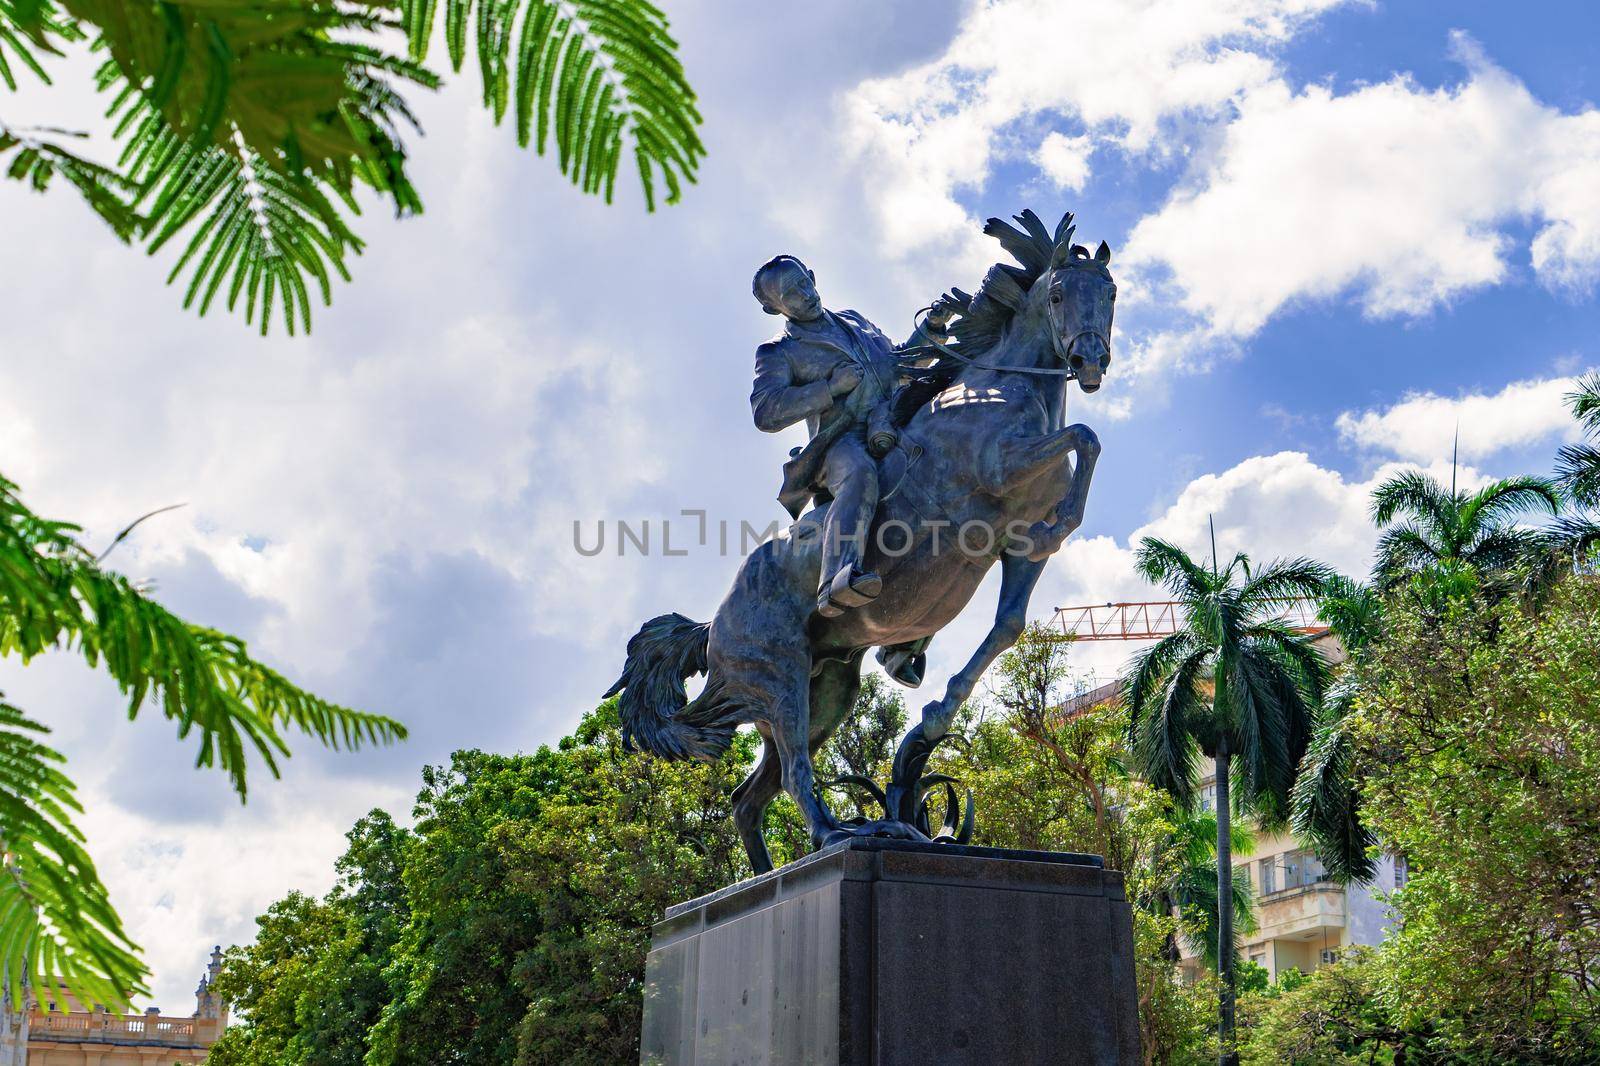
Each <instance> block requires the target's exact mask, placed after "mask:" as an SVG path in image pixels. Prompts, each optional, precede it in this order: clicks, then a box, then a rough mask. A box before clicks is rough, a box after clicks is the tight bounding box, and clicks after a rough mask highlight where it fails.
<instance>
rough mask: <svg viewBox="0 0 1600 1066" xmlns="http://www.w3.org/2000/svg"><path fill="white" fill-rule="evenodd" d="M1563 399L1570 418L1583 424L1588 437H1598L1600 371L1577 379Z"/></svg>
mask: <svg viewBox="0 0 1600 1066" xmlns="http://www.w3.org/2000/svg"><path fill="white" fill-rule="evenodd" d="M1564 399H1565V400H1566V401H1567V407H1568V408H1569V409H1570V410H1571V411H1572V417H1573V418H1576V419H1577V420H1578V421H1579V422H1580V423H1582V424H1583V431H1584V433H1585V434H1587V435H1589V436H1595V435H1600V371H1594V370H1591V371H1590V372H1589V373H1587V374H1585V375H1584V376H1583V377H1582V378H1580V379H1578V383H1577V385H1576V386H1575V387H1574V388H1573V390H1572V391H1571V392H1569V393H1567V394H1566V396H1565V397H1564Z"/></svg>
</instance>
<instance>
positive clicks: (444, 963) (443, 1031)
mask: <svg viewBox="0 0 1600 1066" xmlns="http://www.w3.org/2000/svg"><path fill="white" fill-rule="evenodd" d="M570 776H571V767H570V763H569V760H568V759H566V758H565V757H564V756H563V754H562V753H561V752H558V751H555V750H552V749H550V748H540V749H539V750H538V751H537V752H535V753H534V754H532V755H512V756H503V755H488V754H485V753H483V752H477V751H460V752H456V753H455V754H453V755H452V756H451V757H450V764H449V765H448V766H429V767H425V768H424V769H423V771H422V781H423V787H422V791H421V792H420V793H419V794H418V796H417V801H416V805H415V806H414V807H413V815H414V816H415V818H416V827H415V830H414V833H415V840H414V841H413V843H412V845H411V847H410V848H409V849H408V854H407V860H406V868H405V873H404V882H405V887H406V899H407V903H408V905H409V909H410V913H409V917H408V920H407V923H406V927H405V929H404V931H403V932H402V933H401V936H400V940H399V942H398V944H397V945H396V946H395V949H394V951H393V953H392V956H391V959H390V961H389V964H388V966H387V967H386V970H385V972H386V975H387V977H388V981H389V985H390V988H389V998H388V1002H387V1003H386V1004H385V1006H384V1008H383V1011H382V1013H381V1015H380V1017H379V1019H378V1022H377V1023H376V1024H375V1025H374V1026H373V1027H372V1029H371V1031H370V1034H369V1035H368V1037H367V1039H368V1041H369V1045H370V1050H369V1052H368V1057H367V1061H368V1062H369V1063H371V1064H373V1066H388V1064H397V1066H399V1064H405V1066H410V1064H415V1066H434V1064H446V1063H510V1062H512V1061H513V1059H514V1058H515V1056H516V1040H517V1037H516V1025H517V1022H518V1020H519V1019H521V1018H522V1016H523V1015H524V1014H525V1013H527V1010H528V1005H529V997H528V994H527V991H526V989H525V987H524V986H523V985H522V984H521V983H519V982H517V981H515V980H513V978H512V975H513V973H514V969H515V967H516V965H517V962H518V960H519V959H520V958H521V957H522V956H523V955H524V954H525V953H526V952H528V951H530V950H532V948H533V946H534V944H535V942H536V940H537V938H538V936H539V935H540V932H541V930H542V928H543V923H542V921H541V916H540V913H539V904H538V900H537V898H536V895H535V893H534V892H532V891H530V890H529V888H528V886H527V885H526V884H525V882H524V881H522V880H521V879H519V878H517V877H516V876H515V875H516V873H517V870H516V869H515V867H514V866H513V865H512V864H511V863H510V862H508V860H507V855H506V852H505V849H504V846H503V842H502V840H501V838H500V835H499V832H498V831H499V829H500V827H502V826H504V825H507V824H516V825H529V824H533V823H536V822H537V821H538V820H539V818H540V816H541V814H542V812H543V810H544V807H545V805H546V804H547V803H548V802H550V801H552V800H553V799H555V798H557V797H559V796H560V795H561V793H562V791H563V790H564V789H565V788H567V787H568V786H569V783H570Z"/></svg>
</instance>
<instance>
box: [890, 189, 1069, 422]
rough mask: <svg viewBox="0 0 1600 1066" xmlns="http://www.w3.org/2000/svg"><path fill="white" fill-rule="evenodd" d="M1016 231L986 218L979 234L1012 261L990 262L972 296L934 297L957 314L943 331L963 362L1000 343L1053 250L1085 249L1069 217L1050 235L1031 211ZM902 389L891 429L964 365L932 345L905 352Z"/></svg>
mask: <svg viewBox="0 0 1600 1066" xmlns="http://www.w3.org/2000/svg"><path fill="white" fill-rule="evenodd" d="M1012 217H1013V218H1015V219H1016V220H1017V222H1018V223H1019V224H1020V225H1021V226H1022V228H1021V229H1018V228H1017V227H1016V226H1013V225H1011V223H1009V222H1006V221H1004V220H1003V219H998V218H991V219H989V221H987V222H985V223H984V224H983V232H984V233H986V234H988V235H989V236H991V237H993V238H994V239H995V240H997V241H999V242H1000V247H1002V248H1004V249H1005V250H1006V251H1007V252H1009V253H1011V257H1012V258H1013V259H1015V260H1016V261H1017V264H1018V265H1016V266H1013V265H1012V264H1010V263H996V264H995V265H994V266H992V267H990V268H989V271H988V273H986V274H985V275H984V276H983V282H982V284H980V285H979V286H978V292H977V294H976V295H972V294H970V293H966V292H963V291H962V290H960V289H956V288H952V289H951V290H950V291H949V292H947V293H945V294H944V295H943V296H941V297H940V298H939V303H940V304H941V305H943V306H944V307H946V308H949V309H951V310H953V311H955V312H956V313H957V316H958V317H956V318H955V319H954V320H953V321H952V322H951V323H950V325H949V327H948V330H947V332H948V334H949V340H948V341H947V342H946V343H947V344H948V346H949V348H950V349H951V350H952V351H955V352H957V353H958V354H960V355H961V356H963V357H964V358H966V359H981V358H982V357H983V356H984V355H985V354H987V353H988V352H989V351H991V350H992V349H993V348H994V347H995V345H997V344H999V343H1000V338H1001V337H1003V336H1005V331H1006V327H1007V326H1008V325H1010V323H1011V320H1012V319H1013V318H1015V317H1016V315H1017V312H1018V311H1021V310H1022V306H1023V303H1024V301H1026V300H1027V298H1028V289H1029V288H1030V287H1032V285H1033V283H1034V282H1035V281H1038V280H1039V278H1040V277H1041V276H1042V275H1043V274H1045V273H1047V272H1048V271H1049V270H1050V264H1051V262H1052V260H1054V258H1055V257H1056V250H1057V249H1058V248H1060V247H1061V246H1062V245H1063V244H1066V245H1067V246H1068V247H1069V248H1070V249H1071V253H1072V254H1073V255H1074V256H1076V255H1077V253H1079V252H1082V255H1083V257H1085V258H1087V257H1088V254H1089V253H1088V250H1087V249H1082V248H1079V247H1078V246H1076V245H1073V244H1072V243H1071V242H1072V234H1073V230H1074V229H1075V228H1076V227H1075V226H1073V224H1072V212H1071V211H1068V212H1067V213H1066V214H1064V215H1062V216H1061V221H1060V222H1058V223H1057V224H1056V229H1055V232H1054V233H1053V234H1052V233H1051V232H1050V231H1049V230H1047V229H1046V228H1045V225H1044V223H1043V222H1042V221H1040V219H1039V216H1038V215H1036V214H1034V213H1033V212H1032V211H1031V210H1024V211H1023V212H1022V214H1020V215H1014V216H1012ZM901 366H902V369H903V370H904V372H905V373H906V377H907V384H906V385H905V386H904V387H903V388H901V389H900V390H899V392H897V393H896V395H895V398H894V407H893V418H894V421H895V424H897V425H905V424H906V423H907V422H909V421H910V419H911V415H912V414H913V413H914V412H915V411H916V409H917V408H918V407H920V406H921V405H922V404H923V403H925V402H927V400H929V399H931V398H932V397H933V396H934V395H935V394H936V393H938V392H939V391H940V390H942V389H944V388H945V387H946V386H947V385H949V384H950V383H951V382H952V381H954V380H955V379H956V378H957V377H958V376H959V375H960V373H961V371H962V370H963V369H964V368H965V364H964V363H961V362H958V361H956V360H954V359H950V358H949V357H947V356H946V355H945V354H944V353H942V352H940V351H939V350H938V349H937V348H935V347H933V346H932V345H926V344H925V345H922V346H920V347H917V348H913V349H911V350H910V351H908V352H907V353H906V356H905V357H903V359H902V363H901Z"/></svg>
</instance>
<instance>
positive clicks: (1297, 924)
mask: <svg viewBox="0 0 1600 1066" xmlns="http://www.w3.org/2000/svg"><path fill="white" fill-rule="evenodd" d="M1216 794H1217V789H1216V782H1215V780H1214V779H1207V780H1206V782H1205V783H1204V784H1203V785H1202V787H1201V792H1200V807H1201V809H1202V810H1206V811H1211V810H1215V808H1216ZM1254 836H1255V847H1254V848H1253V849H1251V850H1250V851H1248V852H1240V851H1237V850H1236V851H1235V852H1234V855H1233V866H1234V869H1235V870H1244V871H1246V872H1247V873H1248V874H1249V877H1250V887H1251V889H1252V891H1253V893H1254V895H1255V917H1256V930H1255V932H1253V933H1247V934H1244V935H1242V936H1241V938H1240V940H1241V943H1242V949H1241V951H1240V953H1239V954H1240V957H1241V958H1245V959H1249V960H1250V961H1251V962H1254V963H1257V964H1259V965H1261V966H1263V967H1265V968H1266V970H1267V973H1268V974H1270V975H1271V976H1272V978H1273V979H1274V980H1276V979H1277V977H1278V975H1279V974H1280V973H1282V972H1283V971H1285V970H1289V969H1295V970H1299V971H1301V972H1302V973H1310V972H1311V971H1312V970H1315V969H1317V968H1318V967H1321V966H1326V965H1327V964H1328V963H1330V962H1332V961H1333V960H1334V959H1336V958H1338V956H1339V952H1340V951H1342V950H1343V949H1344V948H1347V947H1350V946H1351V945H1353V944H1376V943H1378V942H1379V941H1381V940H1382V939H1383V936H1384V931H1385V929H1386V928H1387V926H1388V925H1389V923H1390V922H1391V921H1392V917H1391V915H1390V912H1389V909H1388V907H1387V906H1385V904H1384V902H1383V899H1382V896H1383V895H1384V894H1385V893H1387V892H1392V891H1394V890H1395V889H1396V888H1399V887H1400V886H1401V885H1403V884H1405V879H1406V867H1405V861H1404V860H1403V859H1396V858H1395V857H1393V856H1390V855H1384V856H1383V857H1382V858H1381V859H1380V860H1379V862H1378V872H1377V876H1376V877H1375V878H1374V879H1373V881H1372V883H1371V884H1367V885H1358V884H1352V885H1350V886H1348V887H1346V886H1344V885H1340V884H1338V883H1337V882H1335V881H1332V880H1329V878H1328V874H1327V871H1325V870H1324V869H1323V868H1322V864H1321V863H1320V862H1318V861H1317V857H1316V856H1315V855H1314V854H1312V853H1311V851H1310V850H1309V849H1307V848H1305V847H1303V846H1302V845H1301V844H1300V843H1299V842H1298V841H1296V840H1295V838H1294V837H1293V836H1290V835H1288V834H1281V833H1262V832H1256V833H1254ZM1201 965H1202V963H1201V961H1200V960H1199V958H1198V957H1196V955H1195V953H1193V952H1192V951H1191V950H1190V949H1189V948H1188V946H1187V945H1185V947H1184V960H1183V966H1184V968H1185V969H1186V970H1188V971H1190V972H1198V970H1199V968H1200V967H1201Z"/></svg>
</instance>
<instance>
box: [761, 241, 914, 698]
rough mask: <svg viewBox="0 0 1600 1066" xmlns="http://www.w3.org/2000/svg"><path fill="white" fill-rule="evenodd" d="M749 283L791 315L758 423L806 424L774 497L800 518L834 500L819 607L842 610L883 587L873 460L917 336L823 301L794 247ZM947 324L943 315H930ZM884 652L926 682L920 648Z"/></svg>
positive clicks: (768, 370)
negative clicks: (875, 557) (876, 561)
mask: <svg viewBox="0 0 1600 1066" xmlns="http://www.w3.org/2000/svg"><path fill="white" fill-rule="evenodd" d="M751 288H752V289H753V291H754V293H755V297H756V300H757V301H758V302H759V303H760V304H761V308H762V310H764V311H766V312H767V313H768V314H769V315H782V316H783V318H784V319H785V322H784V329H783V332H782V333H781V334H779V335H778V336H777V337H775V338H774V339H772V340H770V341H768V342H766V343H765V344H763V345H761V346H760V347H759V348H757V349H756V371H755V384H754V386H753V387H752V389H751V392H750V410H751V413H752V415H754V417H755V423H756V428H758V429H761V430H763V431H765V432H767V433H776V432H779V431H780V430H784V429H787V428H788V427H790V426H792V425H795V424H797V423H799V422H801V421H804V422H805V423H806V428H807V429H808V430H809V432H810V440H809V441H808V442H807V444H806V445H805V446H804V447H803V448H797V449H795V450H794V452H792V453H791V455H792V457H791V458H790V460H789V462H787V463H785V464H784V468H783V486H782V488H781V489H780V490H779V492H778V501H779V502H780V503H782V504H783V505H784V507H785V508H786V509H787V510H788V511H789V514H790V515H791V516H792V517H794V518H799V517H800V514H801V512H803V511H804V510H805V507H806V504H807V502H808V501H809V500H811V499H812V498H813V497H815V498H816V500H817V502H818V503H819V504H824V503H826V504H829V506H828V510H827V514H826V517H825V518H824V520H823V528H822V533H823V544H822V573H821V583H820V586H819V588H818V590H817V613H818V614H820V615H822V616H823V617H824V618H836V617H838V616H839V615H841V614H843V613H844V612H845V611H846V610H848V609H850V608H855V607H861V606H864V605H866V604H867V603H870V602H871V601H872V600H873V599H875V598H876V597H877V595H878V593H879V592H880V591H881V590H882V588H883V581H882V580H881V578H880V577H879V576H878V575H877V574H876V573H873V572H872V571H869V570H866V569H864V567H863V565H862V559H863V554H864V548H865V547H866V543H867V536H868V533H869V531H870V530H871V528H872V518H873V514H874V512H875V511H876V510H877V506H878V464H877V460H878V459H879V458H881V457H882V456H883V455H885V454H886V453H887V452H888V451H889V449H891V448H892V447H894V444H895V431H894V428H893V426H892V425H891V423H890V400H891V398H892V396H893V393H894V390H895V388H896V387H897V386H898V385H900V384H901V383H902V382H901V376H900V372H899V358H900V356H901V355H902V354H903V353H904V352H905V351H906V350H907V349H909V348H912V347H914V346H916V344H917V340H918V335H916V334H913V337H912V339H911V340H909V341H907V342H906V343H905V344H903V345H900V346H898V347H896V346H895V345H894V344H893V343H892V342H891V341H890V340H889V338H888V337H886V336H884V334H883V331H882V330H880V329H878V327H877V326H875V325H873V324H872V323H871V322H870V321H869V320H868V319H867V318H866V316H864V315H862V314H861V313H860V312H858V311H837V312H835V311H830V310H828V309H827V308H825V307H823V306H822V300H821V298H820V297H819V296H818V295H817V287H816V275H815V274H814V273H813V272H812V271H811V270H810V269H808V268H807V267H806V265H805V264H804V263H802V262H801V261H800V260H799V259H797V258H795V257H794V256H791V255H780V256H777V257H775V258H773V259H770V260H768V261H767V262H766V263H764V264H762V266H761V268H760V269H759V270H757V271H756V275H755V279H754V281H753V282H752V285H751ZM942 325H943V320H942V318H941V319H940V320H937V321H934V322H933V323H932V326H933V328H934V329H938V328H939V327H941V326H942ZM830 501H831V502H830ZM879 658H880V661H882V662H883V663H884V665H885V666H886V668H888V670H889V672H890V674H891V675H892V676H893V677H895V679H896V680H898V681H900V682H902V683H903V684H908V685H912V686H915V685H916V684H918V683H919V682H920V681H921V679H922V669H923V665H924V664H925V662H926V657H925V655H923V648H922V647H921V646H918V647H911V646H906V647H903V648H891V649H885V652H884V653H883V654H882V655H880V656H879Z"/></svg>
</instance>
